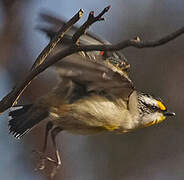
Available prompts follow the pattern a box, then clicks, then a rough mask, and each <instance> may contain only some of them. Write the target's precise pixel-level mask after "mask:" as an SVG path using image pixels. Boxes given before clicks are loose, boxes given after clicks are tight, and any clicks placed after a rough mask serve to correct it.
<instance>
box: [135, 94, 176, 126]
mask: <svg viewBox="0 0 184 180" xmlns="http://www.w3.org/2000/svg"><path fill="white" fill-rule="evenodd" d="M138 108H139V112H140V116H141V118H140V119H141V125H142V126H143V127H146V126H151V125H153V124H157V123H160V122H162V121H163V120H165V119H166V117H167V116H175V113H174V112H170V111H168V110H167V107H166V106H165V105H164V104H163V102H162V101H161V100H158V99H155V98H154V97H152V96H151V95H149V94H143V93H140V94H138Z"/></svg>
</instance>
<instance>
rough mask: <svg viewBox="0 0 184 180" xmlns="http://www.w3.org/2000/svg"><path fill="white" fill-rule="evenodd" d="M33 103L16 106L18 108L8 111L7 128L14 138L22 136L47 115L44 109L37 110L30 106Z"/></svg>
mask: <svg viewBox="0 0 184 180" xmlns="http://www.w3.org/2000/svg"><path fill="white" fill-rule="evenodd" d="M32 107H33V105H32V104H29V105H23V106H17V108H18V109H15V110H12V111H11V112H10V113H9V116H10V118H11V119H10V120H9V130H10V133H12V134H13V135H14V136H15V137H16V138H20V137H22V136H23V135H24V134H26V133H27V132H28V131H29V130H31V129H32V128H33V127H34V126H35V125H36V124H38V123H39V122H40V121H41V120H43V119H45V118H46V117H47V116H48V112H47V111H45V110H41V111H38V109H35V108H32Z"/></svg>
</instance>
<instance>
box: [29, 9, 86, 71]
mask: <svg viewBox="0 0 184 180" xmlns="http://www.w3.org/2000/svg"><path fill="white" fill-rule="evenodd" d="M82 15H83V10H82V9H80V10H79V11H78V13H77V14H75V15H74V16H73V17H72V18H71V19H70V20H69V21H68V22H67V23H66V24H65V25H64V26H62V27H61V28H60V29H59V31H58V32H57V33H56V34H55V36H54V37H53V38H52V39H51V41H50V43H49V44H48V45H47V46H46V47H45V48H44V50H43V51H42V52H41V53H40V54H39V56H38V57H37V59H36V61H35V62H34V64H33V66H32V67H31V70H33V69H34V68H36V67H37V66H39V65H40V64H41V63H42V62H43V61H44V60H45V59H46V58H47V57H48V55H49V54H50V53H51V52H52V50H53V49H54V48H55V46H56V45H57V44H58V43H59V41H61V40H62V38H63V36H64V34H65V33H66V32H67V31H68V30H69V29H70V28H71V27H72V25H73V24H75V23H76V22H77V21H78V20H79V19H80V18H81V17H82Z"/></svg>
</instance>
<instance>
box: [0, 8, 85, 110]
mask: <svg viewBox="0 0 184 180" xmlns="http://www.w3.org/2000/svg"><path fill="white" fill-rule="evenodd" d="M82 15H83V10H82V9H80V10H79V11H78V12H77V13H76V14H75V15H74V16H73V17H72V18H71V19H70V20H69V21H68V22H67V23H66V24H65V25H64V26H63V27H62V28H61V29H60V30H59V31H58V33H57V34H56V35H55V37H54V38H53V39H52V40H51V41H50V43H49V44H48V45H47V46H46V47H45V48H44V50H43V51H42V52H41V53H40V55H39V56H38V58H37V59H36V61H35V63H34V64H33V66H32V67H31V71H30V73H31V72H32V71H33V70H34V69H36V68H37V67H39V66H40V65H41V64H42V63H43V62H44V61H45V59H46V58H47V57H48V55H49V54H50V53H51V51H52V50H53V49H54V47H55V46H56V45H57V43H58V42H59V41H61V40H62V38H63V36H64V34H65V33H66V32H67V31H68V30H69V29H70V28H71V27H72V26H73V25H74V24H75V23H76V22H77V21H78V20H79V19H80V18H81V17H82ZM28 76H29V74H28ZM30 83H31V80H30V81H29V82H27V83H22V82H20V83H18V84H17V85H16V86H15V87H14V88H13V89H12V91H11V92H10V93H9V94H7V96H5V97H4V98H3V99H2V100H1V101H0V109H1V110H0V112H3V111H6V110H7V109H8V108H9V107H11V106H12V105H14V104H16V102H17V100H18V98H19V97H20V95H21V94H22V93H23V92H24V90H25V89H26V87H27V86H28V85H29V84H30Z"/></svg>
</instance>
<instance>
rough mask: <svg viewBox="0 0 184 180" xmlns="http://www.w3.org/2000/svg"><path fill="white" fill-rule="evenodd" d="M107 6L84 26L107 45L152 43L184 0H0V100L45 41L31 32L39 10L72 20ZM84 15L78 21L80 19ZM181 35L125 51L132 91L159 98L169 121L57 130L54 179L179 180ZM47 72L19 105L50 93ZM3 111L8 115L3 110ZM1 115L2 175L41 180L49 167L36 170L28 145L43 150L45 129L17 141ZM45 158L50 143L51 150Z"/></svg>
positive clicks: (178, 22) (170, 27) (174, 24)
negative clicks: (124, 130)
mask: <svg viewBox="0 0 184 180" xmlns="http://www.w3.org/2000/svg"><path fill="white" fill-rule="evenodd" d="M107 5H111V6H112V7H111V10H110V11H109V12H108V13H107V14H106V15H105V17H106V21H105V22H100V23H96V24H95V25H93V26H92V27H91V28H90V31H92V32H93V33H96V34H98V35H99V36H101V37H104V38H106V39H107V40H109V41H110V42H112V43H116V42H120V41H121V40H125V39H128V38H132V37H135V36H139V37H140V38H142V39H145V40H155V39H157V38H160V37H162V36H164V35H166V34H168V33H171V32H173V31H175V30H176V29H178V28H180V27H182V26H184V21H183V19H184V11H183V7H184V1H183V0H177V1H173V0H167V1H164V0H162V1H161V0H139V1H137V0H131V1H130V0H116V1H113V0H100V1H99V0H93V1H86V0H77V1H76V0H68V1H64V0H52V1H51V0H39V1H38V0H26V1H24V0H0V97H1V98H2V97H3V96H5V95H6V94H7V93H8V92H9V91H10V90H11V88H12V87H13V86H14V85H15V83H16V82H18V81H21V80H22V78H23V77H24V76H25V74H26V72H28V70H29V68H30V67H31V65H32V63H33V62H34V60H35V59H36V57H37V56H38V54H39V53H40V52H41V50H42V49H43V48H44V47H45V46H46V45H47V43H48V39H47V38H46V36H45V35H44V34H41V33H40V32H39V31H37V30H36V29H35V27H36V25H38V24H39V23H41V22H40V19H39V14H40V12H46V11H49V12H50V13H53V14H56V15H58V16H59V17H65V18H66V19H70V18H71V17H72V16H73V15H74V14H75V13H76V12H77V11H78V10H79V9H80V8H83V9H84V11H85V15H84V17H87V15H88V12H89V11H91V10H94V11H95V12H96V13H98V12H99V11H100V10H102V9H103V8H104V7H105V6H107ZM84 20H85V18H83V20H81V21H80V23H82V22H83V21H84ZM183 44H184V37H183V36H181V37H179V38H178V39H176V40H174V41H171V42H170V43H168V44H166V45H164V46H161V47H157V48H151V49H141V50H138V49H135V48H128V49H125V50H123V53H124V54H125V56H126V58H127V59H128V61H129V63H130V64H131V79H132V80H133V82H135V83H134V84H135V86H136V87H137V89H138V90H140V91H144V92H147V93H151V94H153V95H155V96H156V97H161V98H162V99H163V100H164V102H165V104H167V105H168V108H169V109H170V110H171V111H174V112H175V113H176V117H175V118H170V119H169V118H168V119H167V120H166V121H164V122H163V123H161V124H158V125H155V126H152V127H149V128H145V129H141V130H138V131H135V132H132V133H128V134H125V135H109V134H108V135H107V134H104V135H98V136H76V135H71V134H68V133H65V132H64V133H61V134H59V136H58V139H57V141H58V144H59V148H60V151H61V155H62V161H63V168H62V169H61V170H60V171H59V173H58V174H57V176H56V177H55V179H63V180H103V179H104V180H112V179H113V180H122V179H126V180H134V179H136V180H146V179H149V180H162V179H163V180H165V179H167V180H173V179H174V180H183V179H184V171H183V167H184V141H183V139H184V111H183V104H184V94H183V90H184V83H183V81H184V76H183V74H184V72H183V67H184V51H183ZM54 82H55V77H54V75H53V73H52V71H51V70H47V71H46V72H44V73H42V74H41V75H40V76H39V77H38V78H36V79H35V80H34V81H33V83H32V84H31V85H30V86H29V88H28V89H27V90H26V91H25V93H24V95H23V97H22V98H21V99H20V103H30V102H33V101H34V100H35V99H36V98H38V97H40V96H41V95H43V94H44V93H46V92H48V90H50V89H51V88H52V87H53V85H54ZM7 113H8V112H7ZM7 113H4V114H3V115H1V117H0V154H1V156H0V162H1V163H0V174H1V178H2V179H7V180H14V179H19V180H24V179H26V180H32V179H34V180H44V179H49V178H48V176H47V175H48V172H39V171H34V169H35V167H36V162H35V158H34V155H33V154H32V150H34V149H37V150H41V147H42V144H43V135H44V127H43V126H39V127H37V128H35V129H34V130H33V131H32V132H31V133H29V134H28V135H27V136H25V137H24V138H23V139H21V140H16V139H15V138H13V137H12V135H9V134H8V117H7ZM49 149H50V151H49V152H48V154H49V155H52V153H53V152H52V150H51V149H52V148H51V146H50V147H49Z"/></svg>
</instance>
